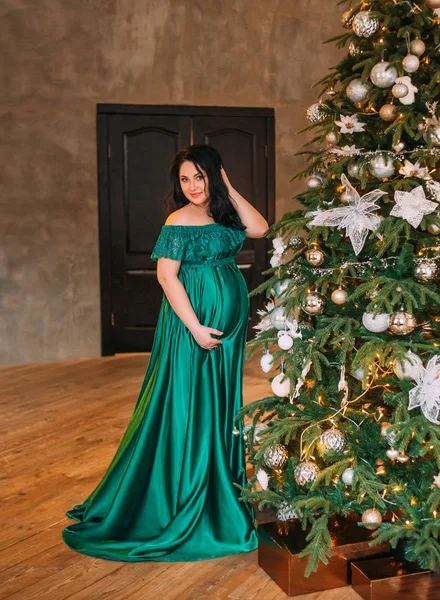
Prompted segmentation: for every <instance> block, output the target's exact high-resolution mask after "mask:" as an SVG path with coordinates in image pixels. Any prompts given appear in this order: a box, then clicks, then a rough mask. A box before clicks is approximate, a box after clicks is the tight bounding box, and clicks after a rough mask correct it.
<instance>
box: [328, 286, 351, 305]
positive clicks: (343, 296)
mask: <svg viewBox="0 0 440 600" xmlns="http://www.w3.org/2000/svg"><path fill="white" fill-rule="evenodd" d="M331 298H332V300H333V302H334V303H335V304H345V303H346V302H347V298H348V294H347V292H346V291H345V290H341V289H338V290H335V291H334V292H332V295H331Z"/></svg>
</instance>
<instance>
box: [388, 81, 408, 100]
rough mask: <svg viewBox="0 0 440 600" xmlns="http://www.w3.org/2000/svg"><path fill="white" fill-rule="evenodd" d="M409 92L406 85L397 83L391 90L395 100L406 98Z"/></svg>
mask: <svg viewBox="0 0 440 600" xmlns="http://www.w3.org/2000/svg"><path fill="white" fill-rule="evenodd" d="M408 92H409V88H408V86H407V85H405V84H404V83H395V84H394V85H393V87H392V88H391V93H392V94H393V96H394V97H395V98H404V97H405V96H406V95H407V94H408Z"/></svg>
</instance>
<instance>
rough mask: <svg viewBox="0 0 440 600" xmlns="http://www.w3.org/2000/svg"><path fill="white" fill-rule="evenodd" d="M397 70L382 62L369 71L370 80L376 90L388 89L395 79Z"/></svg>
mask: <svg viewBox="0 0 440 600" xmlns="http://www.w3.org/2000/svg"><path fill="white" fill-rule="evenodd" d="M397 75H398V73H397V69H396V67H393V66H391V65H390V63H389V62H386V61H382V62H380V63H377V64H375V65H374V67H373V68H372V69H371V73H370V79H371V81H372V82H373V83H374V85H375V86H376V87H378V88H389V87H391V86H392V85H393V84H394V82H395V81H396V79H397Z"/></svg>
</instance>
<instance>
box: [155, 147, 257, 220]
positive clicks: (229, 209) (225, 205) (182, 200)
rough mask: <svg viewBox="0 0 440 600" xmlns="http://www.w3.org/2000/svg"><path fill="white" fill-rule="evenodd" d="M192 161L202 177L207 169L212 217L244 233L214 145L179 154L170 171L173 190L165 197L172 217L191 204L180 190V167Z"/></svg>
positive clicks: (188, 148) (184, 149)
mask: <svg viewBox="0 0 440 600" xmlns="http://www.w3.org/2000/svg"><path fill="white" fill-rule="evenodd" d="M186 161H190V162H192V163H193V164H194V166H195V168H196V169H197V171H198V172H199V173H200V175H203V174H202V172H201V170H200V169H203V170H204V171H205V173H206V175H207V176H208V181H209V183H208V185H209V196H210V200H209V205H208V215H209V216H210V217H213V219H214V221H215V222H216V223H220V225H224V226H225V227H230V228H231V229H241V230H244V229H245V227H244V226H243V224H242V222H241V220H240V217H239V215H238V213H237V211H236V210H235V208H234V206H233V205H232V202H231V200H230V198H229V194H228V188H227V187H226V184H225V182H224V181H223V177H222V174H221V171H220V167H221V166H222V159H221V156H220V154H219V153H218V152H217V150H216V149H215V148H213V147H212V146H208V145H207V144H193V145H192V146H185V147H184V148H182V149H181V150H179V152H178V153H177V154H176V155H175V157H174V158H173V162H172V163H171V168H170V179H171V183H172V185H173V189H172V190H171V191H170V193H169V194H168V196H167V197H166V198H165V204H166V207H167V210H168V214H169V213H171V212H173V211H175V210H177V209H178V208H182V206H186V205H187V204H189V200H188V198H186V196H185V194H184V193H183V192H182V188H181V187H180V176H179V173H180V167H181V165H182V163H184V162H186Z"/></svg>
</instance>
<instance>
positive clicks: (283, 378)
mask: <svg viewBox="0 0 440 600" xmlns="http://www.w3.org/2000/svg"><path fill="white" fill-rule="evenodd" d="M271 387H272V391H273V393H274V394H275V396H279V397H280V398H284V397H285V396H288V395H289V394H290V379H289V378H288V377H287V375H285V373H279V374H278V375H276V376H275V377H274V378H273V379H272V383H271Z"/></svg>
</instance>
